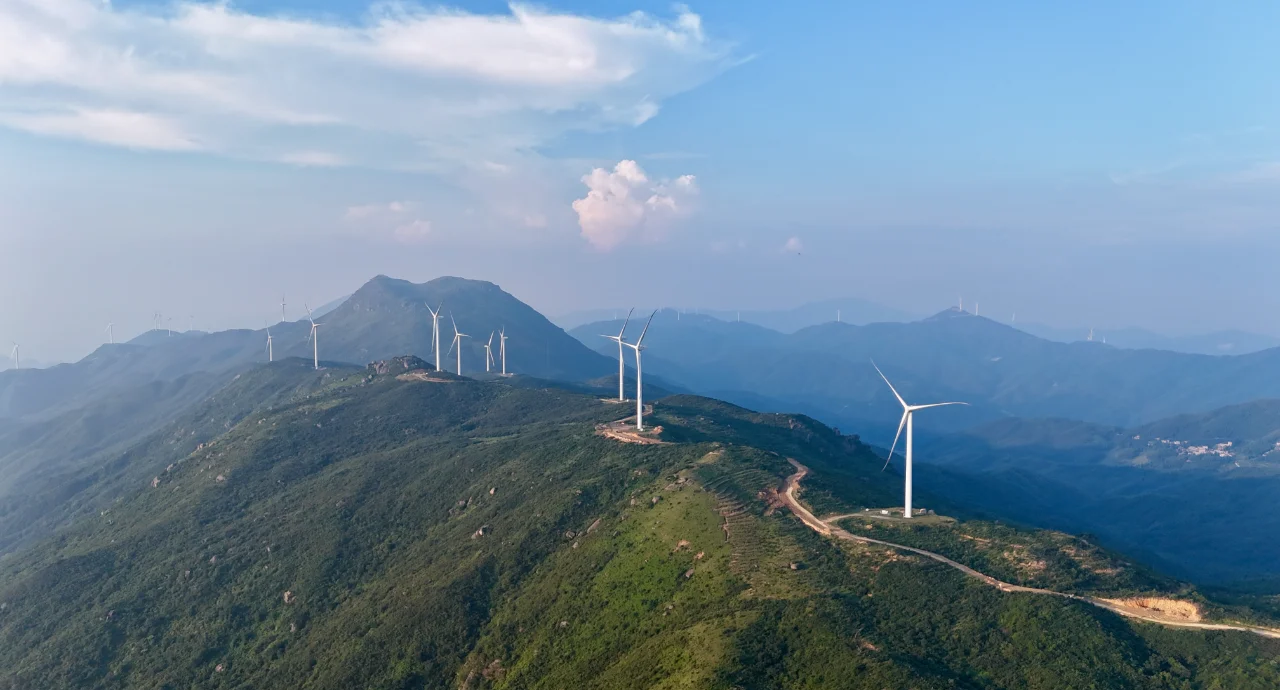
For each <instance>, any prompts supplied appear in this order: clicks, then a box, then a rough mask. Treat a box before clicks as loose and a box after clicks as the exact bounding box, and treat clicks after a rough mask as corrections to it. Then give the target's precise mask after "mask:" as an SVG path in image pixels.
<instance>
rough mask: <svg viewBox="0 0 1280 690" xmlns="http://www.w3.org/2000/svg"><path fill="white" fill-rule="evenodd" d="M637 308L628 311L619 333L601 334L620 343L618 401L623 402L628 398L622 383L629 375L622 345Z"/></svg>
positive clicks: (624, 342) (624, 343)
mask: <svg viewBox="0 0 1280 690" xmlns="http://www.w3.org/2000/svg"><path fill="white" fill-rule="evenodd" d="M635 310H636V308H635V307H632V308H631V311H629V312H627V318H626V320H625V321H623V322H622V329H621V330H619V331H618V334H617V335H603V334H601V336H600V337H602V338H608V339H609V340H612V341H614V342H615V343H617V344H618V402H622V401H623V400H626V396H625V395H624V394H623V390H622V384H623V382H624V381H626V375H627V370H626V366H625V365H624V364H623V361H622V346H623V345H626V344H627V343H626V338H624V337H623V335H622V334H623V333H626V332H627V324H628V323H630V322H631V313H632V312H634V311H635ZM677 313H679V312H677Z"/></svg>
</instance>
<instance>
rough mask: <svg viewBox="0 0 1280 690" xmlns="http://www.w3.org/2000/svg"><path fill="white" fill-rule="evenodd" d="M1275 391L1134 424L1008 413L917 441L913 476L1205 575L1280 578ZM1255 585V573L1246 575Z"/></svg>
mask: <svg viewBox="0 0 1280 690" xmlns="http://www.w3.org/2000/svg"><path fill="white" fill-rule="evenodd" d="M1277 443H1280V401H1276V400H1260V401H1254V402H1251V403H1246V404H1242V405H1233V406H1229V407H1225V408H1221V409H1218V410H1214V411H1211V412H1208V413H1202V414H1196V415H1179V416H1176V417H1172V418H1168V419H1164V420H1158V421H1156V422H1152V423H1149V424H1145V425H1142V426H1138V427H1133V428H1130V429H1121V428H1118V427H1109V426H1103V425H1097V424H1090V423H1086V422H1078V421H1068V420H1034V419H1007V420H1001V421H998V422H994V423H991V424H986V425H982V426H980V427H977V428H975V429H972V430H970V431H968V432H966V433H963V434H953V435H944V436H934V437H931V438H925V439H923V440H922V442H921V443H920V444H919V450H918V451H917V453H918V454H917V456H916V457H917V462H921V463H925V464H922V465H920V466H918V467H919V469H918V471H917V474H916V476H917V477H918V480H917V481H918V482H919V485H920V486H922V487H929V488H932V489H933V490H934V491H942V490H943V489H945V491H946V492H947V494H948V495H949V496H950V497H951V499H952V500H954V501H956V502H957V503H959V504H962V505H965V506H967V507H969V508H971V509H973V510H976V511H980V512H982V513H985V514H987V515H991V516H996V517H1001V518H1004V519H1010V520H1016V521H1020V522H1023V523H1026V524H1035V525H1040V526H1046V527H1052V528H1056V529H1065V530H1069V531H1073V532H1089V533H1092V534H1097V535H1098V536H1099V537H1100V538H1101V539H1103V541H1104V542H1105V543H1107V544H1109V545H1111V546H1114V547H1115V548H1118V549H1121V550H1123V551H1126V552H1128V553H1133V554H1136V555H1139V556H1141V557H1142V558H1144V559H1145V560H1147V561H1148V562H1151V563H1155V564H1158V565H1159V566H1160V567H1161V568H1163V569H1165V570H1167V571H1169V572H1172V573H1175V574H1177V575H1179V576H1181V577H1186V578H1189V579H1192V580H1195V581H1197V582H1201V583H1210V584H1218V585H1231V586H1242V585H1245V584H1248V583H1250V582H1252V583H1254V584H1255V585H1256V584H1258V583H1264V587H1265V588H1270V587H1274V586H1275V584H1277V583H1280V547H1278V546H1277V545H1276V544H1275V543H1274V540H1273V539H1271V535H1274V534H1276V533H1277V532H1278V531H1280V516H1278V515H1277V514H1276V512H1275V511H1274V509H1273V503H1274V497H1275V496H1276V495H1277V494H1280V452H1277V448H1278V447H1280V446H1277ZM1250 586H1252V585H1250Z"/></svg>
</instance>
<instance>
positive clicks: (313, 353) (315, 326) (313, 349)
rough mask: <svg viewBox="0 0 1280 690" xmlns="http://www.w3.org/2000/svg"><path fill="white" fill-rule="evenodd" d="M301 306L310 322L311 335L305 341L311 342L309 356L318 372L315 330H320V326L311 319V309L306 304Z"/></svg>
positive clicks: (318, 363)
mask: <svg viewBox="0 0 1280 690" xmlns="http://www.w3.org/2000/svg"><path fill="white" fill-rule="evenodd" d="M302 306H303V308H305V309H306V310H307V320H308V321H310V322H311V335H308V336H307V340H310V341H311V356H312V358H313V363H314V364H315V368H316V370H317V371H319V370H320V338H319V331H318V330H317V329H319V328H320V324H318V323H316V320H315V319H313V318H311V307H308V306H307V303H306V302H303V303H302Z"/></svg>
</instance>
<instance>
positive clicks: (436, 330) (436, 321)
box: [427, 302, 444, 371]
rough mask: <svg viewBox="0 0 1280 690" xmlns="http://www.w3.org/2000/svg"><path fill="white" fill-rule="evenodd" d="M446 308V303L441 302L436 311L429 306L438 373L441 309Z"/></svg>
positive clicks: (432, 341) (432, 342)
mask: <svg viewBox="0 0 1280 690" xmlns="http://www.w3.org/2000/svg"><path fill="white" fill-rule="evenodd" d="M441 307H444V302H440V304H439V306H437V307H436V308H435V309H434V310H433V309H432V308H431V305H430V304H428V305H427V311H429V312H431V345H432V347H434V348H435V351H436V371H440V309H441Z"/></svg>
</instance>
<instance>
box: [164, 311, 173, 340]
mask: <svg viewBox="0 0 1280 690" xmlns="http://www.w3.org/2000/svg"><path fill="white" fill-rule="evenodd" d="M164 323H165V327H166V329H167V330H168V331H169V337H170V338H172V337H173V317H172V316H166V317H165V319H164Z"/></svg>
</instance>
